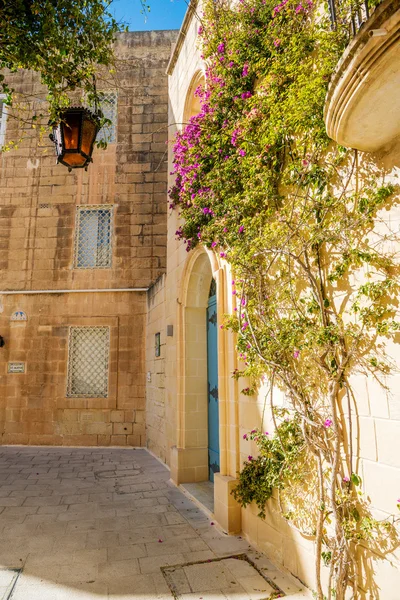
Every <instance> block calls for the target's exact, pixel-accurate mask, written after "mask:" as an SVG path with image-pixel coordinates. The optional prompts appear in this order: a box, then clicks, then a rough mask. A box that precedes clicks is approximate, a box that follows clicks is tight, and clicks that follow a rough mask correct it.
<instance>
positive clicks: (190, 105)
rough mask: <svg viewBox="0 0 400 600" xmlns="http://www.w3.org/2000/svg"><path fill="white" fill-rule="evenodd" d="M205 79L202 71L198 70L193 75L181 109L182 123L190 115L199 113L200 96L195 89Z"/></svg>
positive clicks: (185, 121)
mask: <svg viewBox="0 0 400 600" xmlns="http://www.w3.org/2000/svg"><path fill="white" fill-rule="evenodd" d="M205 81H206V80H205V77H204V73H203V71H201V70H199V71H197V72H196V73H195V74H194V75H193V77H192V80H191V82H190V85H189V87H188V91H187V94H186V99H185V106H184V109H183V119H182V120H183V123H187V122H188V121H189V119H190V118H191V117H194V116H195V115H197V114H199V112H200V110H201V106H200V98H199V97H198V96H197V95H196V90H197V88H198V87H199V86H200V85H204V84H205Z"/></svg>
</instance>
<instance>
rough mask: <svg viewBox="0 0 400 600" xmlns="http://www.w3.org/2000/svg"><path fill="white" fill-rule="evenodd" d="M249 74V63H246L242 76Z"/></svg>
mask: <svg viewBox="0 0 400 600" xmlns="http://www.w3.org/2000/svg"><path fill="white" fill-rule="evenodd" d="M248 74H249V65H248V64H247V63H245V64H244V66H243V71H242V77H247V75H248Z"/></svg>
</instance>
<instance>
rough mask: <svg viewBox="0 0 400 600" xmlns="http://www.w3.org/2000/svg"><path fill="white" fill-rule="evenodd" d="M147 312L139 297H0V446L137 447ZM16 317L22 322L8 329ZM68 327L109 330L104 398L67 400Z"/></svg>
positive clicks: (142, 408)
mask: <svg viewBox="0 0 400 600" xmlns="http://www.w3.org/2000/svg"><path fill="white" fill-rule="evenodd" d="M146 308H147V307H146V294H145V293H144V292H143V293H129V292H124V293H97V294H76V293H75V294H35V295H29V296H28V295H26V294H25V295H24V294H21V295H19V294H18V295H15V296H3V298H2V300H1V307H0V311H1V313H0V331H1V335H2V336H3V338H4V340H5V346H4V347H3V348H1V352H0V398H1V403H0V443H2V444H47V445H73V446H80V445H84V446H97V445H99V446H109V445H112V446H125V445H130V446H142V445H144V444H145V426H144V420H145V372H144V369H145V364H144V345H145V326H146ZM15 310H20V311H24V312H25V313H26V315H27V321H22V322H18V321H15V322H14V321H10V317H11V315H12V314H13V312H14V311H15ZM71 326H85V327H95V326H102V327H104V326H106V327H110V367H109V392H108V397H107V398H67V397H66V390H67V365H68V335H69V327H71ZM133 339H134V340H135V343H134V344H132V340H133ZM9 362H23V363H25V373H22V374H21V373H7V371H8V368H7V367H8V364H9Z"/></svg>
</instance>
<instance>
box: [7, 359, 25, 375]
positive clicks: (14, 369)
mask: <svg viewBox="0 0 400 600" xmlns="http://www.w3.org/2000/svg"><path fill="white" fill-rule="evenodd" d="M7 372H8V373H25V363H24V362H9V363H8V368H7Z"/></svg>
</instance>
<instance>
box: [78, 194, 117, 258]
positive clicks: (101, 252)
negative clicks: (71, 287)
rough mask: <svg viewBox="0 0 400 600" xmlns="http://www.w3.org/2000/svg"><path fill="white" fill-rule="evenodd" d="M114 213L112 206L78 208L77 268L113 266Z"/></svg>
mask: <svg viewBox="0 0 400 600" xmlns="http://www.w3.org/2000/svg"><path fill="white" fill-rule="evenodd" d="M112 213H113V209H112V207H111V206H103V205H100V206H84V207H82V206H79V207H78V208H77V216H76V217H77V218H76V220H77V230H76V242H75V268H77V269H109V268H111V263H112V244H111V239H112V216H113V214H112Z"/></svg>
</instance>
